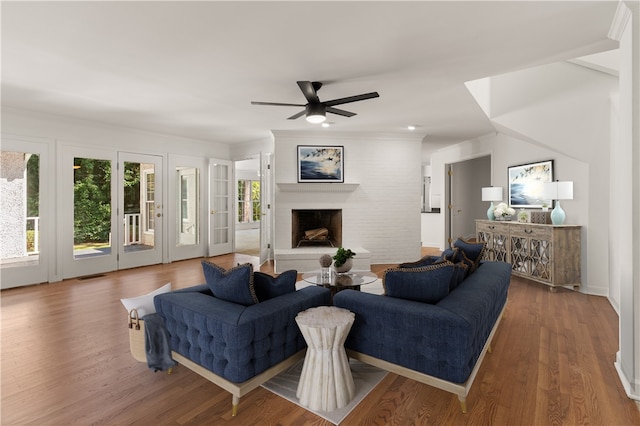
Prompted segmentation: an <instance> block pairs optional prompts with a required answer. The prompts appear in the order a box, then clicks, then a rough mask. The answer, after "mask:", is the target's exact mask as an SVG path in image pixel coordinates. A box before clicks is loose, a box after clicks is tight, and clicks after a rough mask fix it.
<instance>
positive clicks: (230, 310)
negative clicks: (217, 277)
mask: <svg viewBox="0 0 640 426" xmlns="http://www.w3.org/2000/svg"><path fill="white" fill-rule="evenodd" d="M329 301H330V295H329V291H328V290H327V289H324V288H321V287H315V286H314V287H307V288H304V289H302V290H299V291H296V292H293V293H289V294H285V295H282V296H279V297H274V298H272V299H269V300H266V301H264V302H261V303H257V304H255V305H250V306H243V305H240V304H236V303H233V302H228V301H225V300H221V299H218V298H216V297H213V296H212V295H211V292H210V291H209V289H208V288H207V287H206V286H196V287H192V288H191V289H183V290H180V291H176V292H172V293H166V294H163V295H160V296H157V297H156V298H155V299H154V303H155V306H156V311H157V313H158V314H159V315H160V316H161V317H162V319H163V320H164V323H165V326H166V327H167V330H168V331H169V335H170V336H171V337H170V345H171V349H172V350H173V351H176V352H178V353H179V354H181V355H183V356H185V357H187V358H189V359H190V360H192V361H194V362H195V363H197V364H199V365H201V366H202V367H204V368H206V369H207V370H210V371H212V372H213V373H215V374H216V375H218V376H220V377H223V378H225V379H227V380H229V381H231V382H234V383H241V382H244V381H246V380H249V379H251V378H252V377H254V376H256V375H258V374H260V373H261V372H263V371H265V370H267V369H268V368H269V367H271V366H273V365H275V364H277V363H279V362H280V361H283V360H285V359H286V358H288V357H290V356H291V355H293V354H295V353H296V352H298V351H299V350H301V349H303V348H304V347H306V344H305V341H304V339H303V337H302V335H301V333H300V331H299V329H298V326H297V324H296V323H295V316H296V314H297V313H298V312H300V311H303V310H305V309H308V308H310V307H314V306H320V305H328V304H329Z"/></svg>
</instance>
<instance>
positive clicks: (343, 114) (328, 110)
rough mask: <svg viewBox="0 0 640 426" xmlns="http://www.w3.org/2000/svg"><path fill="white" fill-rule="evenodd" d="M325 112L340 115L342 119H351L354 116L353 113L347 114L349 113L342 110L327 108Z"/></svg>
mask: <svg viewBox="0 0 640 426" xmlns="http://www.w3.org/2000/svg"><path fill="white" fill-rule="evenodd" d="M326 111H327V112H331V113H333V114H338V115H341V116H343V117H353V116H354V115H356V113H355V112H349V111H345V110H343V109H338V108H334V107H327V109H326Z"/></svg>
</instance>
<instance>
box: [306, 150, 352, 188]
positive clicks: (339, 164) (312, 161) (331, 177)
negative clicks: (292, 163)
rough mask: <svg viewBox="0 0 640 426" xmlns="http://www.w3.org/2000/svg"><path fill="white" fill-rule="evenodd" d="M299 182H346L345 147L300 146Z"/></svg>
mask: <svg viewBox="0 0 640 426" xmlns="http://www.w3.org/2000/svg"><path fill="white" fill-rule="evenodd" d="M298 182H336V183H343V182H344V147H343V146H323V145H298Z"/></svg>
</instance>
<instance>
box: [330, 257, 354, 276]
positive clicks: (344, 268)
mask: <svg viewBox="0 0 640 426" xmlns="http://www.w3.org/2000/svg"><path fill="white" fill-rule="evenodd" d="M333 268H334V269H335V270H336V272H337V273H338V274H343V273H345V272H349V271H350V270H351V268H353V260H352V259H351V258H349V259H347V260H346V261H345V262H344V263H343V264H342V265H340V266H336V265H333Z"/></svg>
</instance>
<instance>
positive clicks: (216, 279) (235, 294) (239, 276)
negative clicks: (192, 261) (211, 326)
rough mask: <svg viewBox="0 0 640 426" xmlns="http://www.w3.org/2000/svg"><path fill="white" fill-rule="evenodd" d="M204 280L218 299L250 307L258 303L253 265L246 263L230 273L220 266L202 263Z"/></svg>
mask: <svg viewBox="0 0 640 426" xmlns="http://www.w3.org/2000/svg"><path fill="white" fill-rule="evenodd" d="M202 271H203V272H204V279H205V280H206V281H207V285H208V286H209V289H210V290H211V292H212V293H213V295H214V296H215V297H217V298H218V299H222V300H226V301H227V302H233V303H238V304H240V305H244V306H249V305H254V304H256V303H258V298H257V297H256V292H255V290H254V288H253V265H252V264H251V263H245V264H244V265H238V266H236V267H235V268H232V269H229V270H228V271H227V270H225V269H224V268H221V267H220V266H218V265H216V264H214V263H211V262H207V261H206V260H203V261H202Z"/></svg>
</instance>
